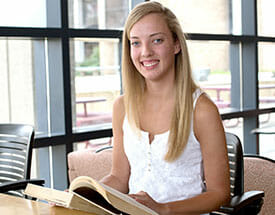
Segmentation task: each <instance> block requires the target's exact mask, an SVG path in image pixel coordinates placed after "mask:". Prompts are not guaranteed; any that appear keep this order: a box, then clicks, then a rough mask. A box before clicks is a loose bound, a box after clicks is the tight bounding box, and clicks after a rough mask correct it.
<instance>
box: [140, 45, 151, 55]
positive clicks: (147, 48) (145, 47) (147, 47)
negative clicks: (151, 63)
mask: <svg viewBox="0 0 275 215" xmlns="http://www.w3.org/2000/svg"><path fill="white" fill-rule="evenodd" d="M152 54H153V49H152V47H151V46H150V44H144V45H143V47H142V56H143V57H148V56H151V55H152Z"/></svg>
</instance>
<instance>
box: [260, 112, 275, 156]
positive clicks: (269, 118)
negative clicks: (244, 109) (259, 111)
mask: <svg viewBox="0 0 275 215" xmlns="http://www.w3.org/2000/svg"><path fill="white" fill-rule="evenodd" d="M259 121H260V128H263V130H262V133H261V134H260V136H259V138H260V139H259V142H260V155H262V156H266V157H269V158H272V159H273V160H275V144H274V143H275V114H274V113H270V114H263V115H260V116H259ZM265 131H267V132H270V131H273V134H271V133H265Z"/></svg>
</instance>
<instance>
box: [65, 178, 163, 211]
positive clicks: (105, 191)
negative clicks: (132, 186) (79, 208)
mask: <svg viewBox="0 0 275 215" xmlns="http://www.w3.org/2000/svg"><path fill="white" fill-rule="evenodd" d="M81 186H84V187H89V188H90V189H93V190H96V191H97V192H98V193H100V195H101V196H102V197H104V199H105V200H106V201H108V202H109V203H110V204H111V205H113V206H114V207H115V208H117V209H118V210H120V211H123V212H125V213H128V214H131V215H141V214H142V215H157V214H158V213H156V212H155V211H153V210H152V209H150V208H148V207H146V206H144V205H142V204H140V203H139V202H137V201H135V200H134V199H132V198H131V197H130V196H128V195H126V194H123V193H121V192H119V191H117V190H115V189H113V188H111V187H109V186H107V185H105V184H103V183H100V182H98V181H96V180H94V179H92V178H90V177H88V176H80V177H77V178H76V179H74V180H73V181H72V183H71V185H70V190H72V191H73V190H76V189H78V188H79V187H81ZM91 201H93V200H92V199H91Z"/></svg>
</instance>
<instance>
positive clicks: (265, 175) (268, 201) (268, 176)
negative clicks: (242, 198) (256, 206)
mask: <svg viewBox="0 0 275 215" xmlns="http://www.w3.org/2000/svg"><path fill="white" fill-rule="evenodd" d="M244 190H245V191H248V190H263V191H264V193H265V198H264V199H265V200H264V203H263V206H262V209H261V212H260V214H262V215H274V214H275V205H274V204H275V161H274V160H272V159H269V158H266V157H262V156H258V155H244Z"/></svg>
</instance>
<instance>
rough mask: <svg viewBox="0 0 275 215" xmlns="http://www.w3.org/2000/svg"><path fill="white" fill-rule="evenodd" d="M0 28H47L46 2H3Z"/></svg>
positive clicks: (0, 12)
mask: <svg viewBox="0 0 275 215" xmlns="http://www.w3.org/2000/svg"><path fill="white" fill-rule="evenodd" d="M0 26H14V27H46V0H25V1H22V0H9V1H2V3H1V7H0Z"/></svg>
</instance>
